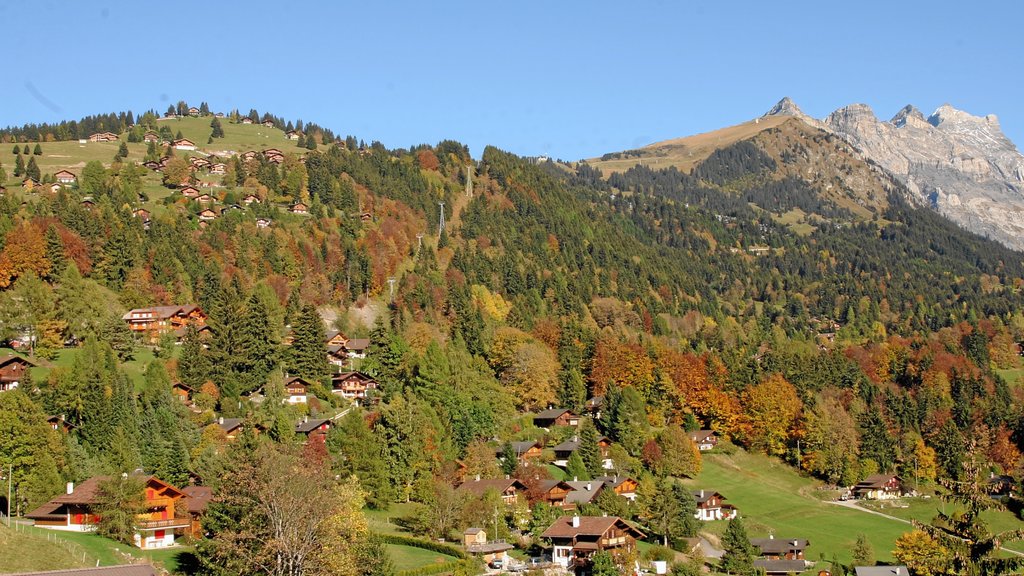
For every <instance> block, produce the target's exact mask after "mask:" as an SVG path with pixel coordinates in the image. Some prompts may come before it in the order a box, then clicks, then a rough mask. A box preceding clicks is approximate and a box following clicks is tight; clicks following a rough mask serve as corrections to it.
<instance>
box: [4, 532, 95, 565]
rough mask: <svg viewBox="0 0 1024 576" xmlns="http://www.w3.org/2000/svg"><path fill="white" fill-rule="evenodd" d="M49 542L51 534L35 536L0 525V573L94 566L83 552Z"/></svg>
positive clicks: (62, 544) (78, 548)
mask: <svg viewBox="0 0 1024 576" xmlns="http://www.w3.org/2000/svg"><path fill="white" fill-rule="evenodd" d="M47 536H49V537H50V538H49V539H48V538H47ZM52 538H53V534H52V533H50V534H45V535H37V534H35V533H29V532H23V531H20V530H17V531H16V530H15V528H14V527H12V528H7V526H6V525H3V524H0V573H6V572H30V571H41V570H61V569H64V568H79V567H83V566H92V565H95V564H96V559H95V558H93V557H92V556H90V555H89V553H88V552H87V551H86V550H85V549H84V548H82V547H80V546H78V545H77V544H73V543H68V542H63V541H57V542H54V541H53V540H52Z"/></svg>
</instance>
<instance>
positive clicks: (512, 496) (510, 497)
mask: <svg viewBox="0 0 1024 576" xmlns="http://www.w3.org/2000/svg"><path fill="white" fill-rule="evenodd" d="M491 490H493V491H495V492H497V493H498V494H500V495H501V500H502V501H503V502H504V503H505V504H508V505H512V504H515V503H517V502H519V495H520V494H524V497H525V494H526V490H527V486H526V484H523V483H522V482H520V481H519V480H517V479H515V478H484V479H483V480H481V479H480V477H477V478H475V479H473V480H468V481H466V482H463V483H462V484H459V487H458V488H456V489H455V491H456V492H462V493H465V494H472V495H473V496H483V495H484V494H485V493H487V492H488V491H491Z"/></svg>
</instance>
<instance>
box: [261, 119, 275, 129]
mask: <svg viewBox="0 0 1024 576" xmlns="http://www.w3.org/2000/svg"><path fill="white" fill-rule="evenodd" d="M261 124H263V126H265V127H267V128H273V127H274V121H273V120H264V121H263V122H261Z"/></svg>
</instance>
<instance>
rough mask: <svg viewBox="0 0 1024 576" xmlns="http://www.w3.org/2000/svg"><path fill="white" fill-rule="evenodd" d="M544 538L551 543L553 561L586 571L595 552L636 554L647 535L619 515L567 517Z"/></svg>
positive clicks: (547, 532)
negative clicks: (637, 542) (637, 544)
mask: <svg viewBox="0 0 1024 576" xmlns="http://www.w3.org/2000/svg"><path fill="white" fill-rule="evenodd" d="M541 537H542V538H548V539H550V540H551V545H552V547H553V550H552V553H551V559H552V562H554V563H555V564H557V565H559V566H561V567H562V568H564V569H567V570H575V569H580V570H583V571H586V570H588V569H589V568H590V563H591V562H590V558H591V556H593V555H594V553H596V552H598V551H600V550H605V551H608V552H610V553H611V554H613V555H617V554H619V553H621V552H632V551H633V550H635V549H636V541H637V540H641V539H643V538H644V533H643V532H641V531H639V530H637V529H636V528H635V527H633V525H632V524H630V523H629V522H626V521H625V520H623V519H622V518H619V517H617V516H563V517H561V518H559V519H558V520H555V522H554V524H552V525H551V526H550V527H548V529H547V530H545V531H544V533H543V534H541Z"/></svg>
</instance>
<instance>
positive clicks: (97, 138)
mask: <svg viewBox="0 0 1024 576" xmlns="http://www.w3.org/2000/svg"><path fill="white" fill-rule="evenodd" d="M89 142H117V134H114V133H113V132H97V133H95V134H90V135H89Z"/></svg>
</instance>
